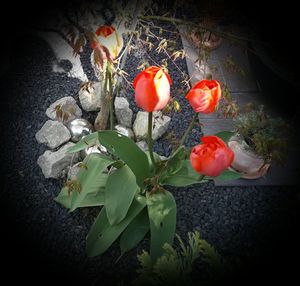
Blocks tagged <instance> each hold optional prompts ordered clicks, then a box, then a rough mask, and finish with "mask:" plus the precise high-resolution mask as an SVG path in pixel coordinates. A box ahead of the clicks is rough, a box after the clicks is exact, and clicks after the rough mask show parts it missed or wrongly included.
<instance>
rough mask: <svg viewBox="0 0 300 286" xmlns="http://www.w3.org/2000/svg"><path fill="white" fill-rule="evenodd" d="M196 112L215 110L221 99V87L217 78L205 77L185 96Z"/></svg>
mask: <svg viewBox="0 0 300 286" xmlns="http://www.w3.org/2000/svg"><path fill="white" fill-rule="evenodd" d="M185 98H186V99H187V100H188V101H189V103H190V105H191V106H192V108H193V109H194V111H195V112H201V113H211V112H214V111H215V109H216V107H217V105H218V102H219V100H220V99H221V87H220V84H219V83H218V82H217V81H216V80H207V79H203V80H200V81H199V82H198V83H196V85H195V86H193V87H192V89H191V90H190V91H189V92H188V94H187V95H186V97H185Z"/></svg>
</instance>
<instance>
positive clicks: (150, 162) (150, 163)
mask: <svg viewBox="0 0 300 286" xmlns="http://www.w3.org/2000/svg"><path fill="white" fill-rule="evenodd" d="M145 154H146V155H147V158H148V163H149V166H150V170H151V171H152V170H153V166H152V161H151V157H150V153H149V151H145ZM153 157H154V160H155V163H158V162H160V161H162V160H161V158H160V156H159V155H158V154H157V153H155V152H153Z"/></svg>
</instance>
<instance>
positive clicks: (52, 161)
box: [37, 142, 79, 178]
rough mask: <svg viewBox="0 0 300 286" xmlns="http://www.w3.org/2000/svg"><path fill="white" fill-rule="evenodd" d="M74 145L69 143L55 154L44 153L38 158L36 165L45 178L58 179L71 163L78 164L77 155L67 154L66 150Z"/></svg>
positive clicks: (51, 152)
mask: <svg viewBox="0 0 300 286" xmlns="http://www.w3.org/2000/svg"><path fill="white" fill-rule="evenodd" d="M74 145H75V144H74V143H72V142H69V143H67V144H65V145H64V146H63V147H61V148H60V149H59V150H58V151H56V152H53V151H49V150H47V151H45V153H44V154H43V155H41V156H40V157H39V158H38V160H37V164H38V165H39V166H40V168H41V169H42V172H43V174H44V176H45V178H59V177H60V174H61V173H62V171H63V170H64V169H65V168H67V167H68V166H70V165H71V164H72V163H76V162H78V160H79V155H78V153H75V154H68V153H67V150H68V149H69V148H70V147H71V146H74Z"/></svg>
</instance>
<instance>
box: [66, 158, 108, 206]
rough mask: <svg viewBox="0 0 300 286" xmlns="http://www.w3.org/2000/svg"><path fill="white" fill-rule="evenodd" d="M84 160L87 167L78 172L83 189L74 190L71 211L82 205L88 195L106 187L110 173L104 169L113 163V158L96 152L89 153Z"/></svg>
mask: <svg viewBox="0 0 300 286" xmlns="http://www.w3.org/2000/svg"><path fill="white" fill-rule="evenodd" d="M83 162H84V164H85V166H86V168H82V169H81V170H80V171H79V172H78V174H77V179H78V181H79V183H80V185H81V191H80V193H78V192H72V199H71V208H70V211H71V212H72V211H74V210H75V209H76V208H78V207H79V206H80V204H81V203H82V201H83V200H84V198H85V197H86V195H88V194H90V193H95V192H97V191H99V189H100V188H103V187H105V185H106V181H107V177H108V175H107V174H104V173H103V171H104V170H106V168H107V167H108V166H109V165H111V164H112V161H111V160H106V159H104V158H103V157H102V156H101V155H100V154H96V153H92V154H89V155H88V156H87V157H86V158H85V159H84V161H83Z"/></svg>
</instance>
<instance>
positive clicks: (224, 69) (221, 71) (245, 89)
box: [179, 26, 299, 186]
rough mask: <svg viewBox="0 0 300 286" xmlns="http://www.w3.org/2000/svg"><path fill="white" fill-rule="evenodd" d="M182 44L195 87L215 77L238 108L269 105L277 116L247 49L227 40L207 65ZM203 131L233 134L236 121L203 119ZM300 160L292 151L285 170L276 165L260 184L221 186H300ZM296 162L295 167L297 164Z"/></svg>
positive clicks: (213, 116)
mask: <svg viewBox="0 0 300 286" xmlns="http://www.w3.org/2000/svg"><path fill="white" fill-rule="evenodd" d="M179 30H180V32H181V34H183V35H184V33H185V28H184V27H183V26H181V27H179ZM182 43H183V46H184V49H185V51H186V62H187V67H188V72H189V75H190V77H191V84H192V85H194V84H195V83H196V82H198V81H199V80H201V79H203V78H206V76H205V74H212V76H213V78H214V79H216V80H218V81H219V82H221V83H225V84H226V86H227V87H228V90H229V92H230V94H231V96H232V98H233V99H235V100H236V101H237V103H238V104H246V103H248V102H253V103H256V104H263V105H265V109H266V111H268V112H269V113H270V114H272V115H275V116H276V114H275V113H274V111H273V110H272V109H271V108H270V106H268V105H266V102H265V100H264V95H263V93H262V91H261V90H260V86H259V83H258V81H257V80H256V78H255V75H254V74H253V73H252V71H251V67H250V64H249V61H248V56H247V53H246V52H245V51H246V47H243V46H233V45H231V44H230V43H229V41H228V40H225V39H223V41H222V43H221V45H220V46H219V47H218V48H217V49H215V50H212V51H211V53H210V56H209V58H208V60H207V64H206V65H203V64H201V63H199V62H198V61H197V59H198V57H199V56H198V51H197V50H196V49H194V48H193V47H191V45H190V43H189V42H188V41H187V39H186V38H185V37H184V36H182ZM226 61H227V63H228V61H230V62H232V64H233V66H232V68H231V69H230V68H228V64H226ZM200 120H201V123H202V124H203V126H202V131H203V133H204V134H216V133H218V132H220V131H225V130H232V129H233V121H232V119H225V118H223V117H222V116H221V115H219V114H217V113H212V114H208V115H202V114H201V116H200ZM296 156H297V157H299V151H296V150H291V151H290V156H289V158H288V160H287V163H286V165H285V166H274V165H272V166H271V168H270V170H269V171H268V173H267V175H266V176H265V177H264V178H261V179H257V180H245V179H240V180H235V181H232V182H219V183H217V185H222V186H224V185H235V186H246V185H275V186H276V185H290V184H295V183H297V177H298V175H299V168H297V166H296V162H295V161H297V160H295V157H296ZM294 162H295V163H294Z"/></svg>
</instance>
